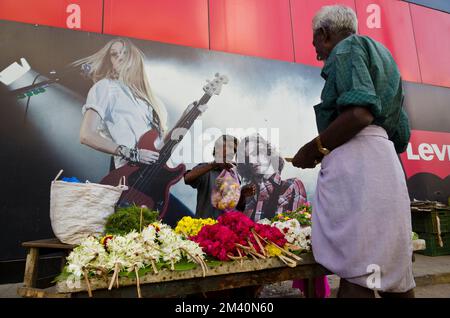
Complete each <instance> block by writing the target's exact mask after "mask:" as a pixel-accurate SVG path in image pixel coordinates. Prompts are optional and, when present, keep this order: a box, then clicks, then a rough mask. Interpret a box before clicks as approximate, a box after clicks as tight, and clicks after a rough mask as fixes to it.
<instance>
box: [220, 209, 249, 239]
mask: <svg viewBox="0 0 450 318" xmlns="http://www.w3.org/2000/svg"><path fill="white" fill-rule="evenodd" d="M217 221H218V222H219V224H220V225H223V226H226V227H227V228H228V229H230V230H231V231H233V232H234V234H236V235H237V237H238V239H239V241H237V242H236V243H239V244H242V245H247V239H248V238H249V237H251V236H252V233H251V230H252V228H254V227H255V224H256V223H255V222H254V221H252V220H251V219H250V218H249V217H248V216H246V215H245V214H243V213H242V212H239V211H230V212H225V213H223V214H222V215H221V216H219V218H218V219H217Z"/></svg>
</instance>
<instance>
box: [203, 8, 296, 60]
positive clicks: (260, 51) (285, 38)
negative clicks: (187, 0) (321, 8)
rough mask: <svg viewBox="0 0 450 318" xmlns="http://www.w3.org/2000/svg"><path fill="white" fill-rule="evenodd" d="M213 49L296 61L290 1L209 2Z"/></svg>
mask: <svg viewBox="0 0 450 318" xmlns="http://www.w3.org/2000/svg"><path fill="white" fill-rule="evenodd" d="M209 14H210V15H209V17H210V32H211V34H210V39H211V49H212V50H218V51H225V52H231V53H238V54H244V55H252V56H258V57H263V58H270V59H278V60H283V61H290V62H293V61H294V47H293V43H292V29H291V17H290V10H289V0H245V1H242V0H210V2H209Z"/></svg>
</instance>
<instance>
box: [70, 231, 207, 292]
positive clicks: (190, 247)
mask: <svg viewBox="0 0 450 318" xmlns="http://www.w3.org/2000/svg"><path fill="white" fill-rule="evenodd" d="M182 259H186V260H187V261H188V262H194V263H197V264H199V265H200V266H201V268H202V272H203V276H206V272H207V270H208V268H207V265H206V263H205V261H204V259H205V253H204V252H203V250H202V248H201V247H200V246H199V245H198V244H197V243H195V242H193V241H190V240H187V239H185V238H184V237H183V236H182V235H180V234H178V233H176V232H175V231H173V230H172V229H171V228H170V226H168V225H166V224H163V223H160V222H155V223H152V224H150V225H149V226H146V227H145V228H144V229H143V230H142V232H141V233H138V232H136V231H134V230H133V231H131V232H130V233H128V234H126V235H116V236H112V235H106V236H104V237H102V238H101V239H97V238H94V237H88V238H87V239H85V240H83V241H82V242H81V243H80V245H79V246H77V247H76V248H75V249H74V250H73V251H72V252H71V253H70V255H69V256H68V257H67V262H68V264H67V266H66V268H65V272H66V273H67V274H68V275H67V277H66V284H67V285H68V286H73V285H70V284H74V283H76V282H77V281H80V280H81V278H82V276H84V277H85V279H86V284H87V287H88V291H89V296H92V292H91V288H90V284H89V278H88V274H91V275H108V273H110V272H112V277H111V281H110V284H109V286H108V289H109V290H111V289H112V287H113V285H114V283H116V286H117V287H119V273H120V272H122V271H124V272H126V273H131V272H133V271H134V272H135V274H136V284H137V289H138V296H139V297H141V293H140V286H139V285H140V283H139V269H142V268H146V267H151V268H152V269H153V271H154V272H155V274H157V273H158V269H157V266H156V263H160V262H161V261H163V262H169V263H170V269H171V270H174V269H175V268H174V264H175V263H177V262H179V261H181V260H182Z"/></svg>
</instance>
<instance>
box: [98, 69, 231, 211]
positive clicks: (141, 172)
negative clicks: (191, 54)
mask: <svg viewBox="0 0 450 318" xmlns="http://www.w3.org/2000/svg"><path fill="white" fill-rule="evenodd" d="M226 83H228V79H227V77H226V76H224V75H220V74H216V75H215V78H214V79H213V80H211V81H207V84H206V85H205V86H204V87H203V91H204V94H203V96H202V97H201V98H200V100H199V101H198V103H197V104H194V106H193V107H192V108H191V109H190V110H189V111H188V112H187V113H186V114H185V115H183V117H182V118H181V119H180V121H179V122H178V123H177V125H176V126H175V127H174V128H173V129H172V130H171V131H170V132H169V134H168V135H167V137H166V138H165V142H164V145H163V146H162V147H160V149H158V148H157V147H156V146H155V141H156V140H157V139H158V137H159V133H158V131H156V130H155V129H151V130H149V131H148V132H146V133H145V134H144V135H142V136H141V138H140V139H139V142H138V144H137V148H138V149H148V150H151V151H159V158H158V160H157V161H156V162H155V163H153V164H150V165H146V164H140V163H138V164H136V163H127V164H125V165H124V166H122V167H120V168H118V169H115V170H112V171H111V172H110V173H109V174H108V175H107V176H106V177H104V178H103V179H102V181H101V182H100V183H102V184H109V185H117V184H118V183H119V181H120V179H121V178H123V177H124V176H125V178H126V184H127V186H128V190H127V191H124V192H123V193H122V196H121V197H120V199H119V202H118V205H119V206H120V205H129V204H136V205H145V206H147V207H148V208H149V209H151V210H157V211H159V216H160V218H161V219H162V218H163V217H164V215H165V214H166V212H167V207H168V203H169V191H170V187H171V186H172V185H174V184H175V183H177V182H178V181H180V179H181V178H183V175H184V172H185V171H186V167H185V165H184V164H180V165H178V166H177V167H175V168H170V167H168V166H167V161H168V160H169V158H170V156H171V154H172V153H173V151H174V150H175V148H176V146H177V145H178V144H179V143H180V142H181V140H182V139H183V137H184V135H185V134H186V133H187V131H188V129H189V128H190V127H191V126H192V124H193V123H194V121H195V120H196V119H197V117H198V116H199V115H200V114H201V113H202V111H201V110H200V109H199V107H200V106H202V105H204V104H206V103H207V102H208V101H209V99H210V98H211V97H212V96H213V95H219V94H220V92H221V89H222V86H223V84H226Z"/></svg>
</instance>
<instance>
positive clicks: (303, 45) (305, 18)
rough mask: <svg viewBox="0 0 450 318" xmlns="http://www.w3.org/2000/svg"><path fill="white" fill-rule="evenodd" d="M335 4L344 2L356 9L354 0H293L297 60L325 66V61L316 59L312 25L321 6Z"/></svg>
mask: <svg viewBox="0 0 450 318" xmlns="http://www.w3.org/2000/svg"><path fill="white" fill-rule="evenodd" d="M333 4H342V5H346V6H348V7H350V8H352V9H353V10H354V9H355V1H354V0H338V1H336V0H314V1H310V0H291V12H292V29H293V32H294V47H295V62H297V63H303V64H308V65H314V66H320V67H322V66H323V62H319V61H317V59H316V51H315V49H314V46H313V45H312V40H313V38H312V37H313V34H312V28H311V25H312V19H313V17H314V15H315V14H316V13H317V11H319V9H320V8H321V7H323V6H327V5H333Z"/></svg>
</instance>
